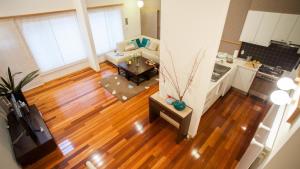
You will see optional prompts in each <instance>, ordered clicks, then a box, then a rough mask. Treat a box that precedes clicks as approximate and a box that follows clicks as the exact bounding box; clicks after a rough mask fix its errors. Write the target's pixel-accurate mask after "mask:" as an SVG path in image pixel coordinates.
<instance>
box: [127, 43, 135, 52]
mask: <svg viewBox="0 0 300 169" xmlns="http://www.w3.org/2000/svg"><path fill="white" fill-rule="evenodd" d="M135 49H136V47H135V45H134V44H133V43H129V44H127V45H126V46H125V51H131V50H135Z"/></svg>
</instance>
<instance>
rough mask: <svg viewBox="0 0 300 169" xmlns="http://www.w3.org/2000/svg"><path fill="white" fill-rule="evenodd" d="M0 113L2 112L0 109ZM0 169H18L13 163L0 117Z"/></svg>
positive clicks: (7, 137)
mask: <svg viewBox="0 0 300 169" xmlns="http://www.w3.org/2000/svg"><path fill="white" fill-rule="evenodd" d="M0 111H1V112H2V111H3V110H2V109H1V107H0ZM0 157H1V158H0V168H3V169H4V168H5V169H20V167H19V166H18V164H17V162H16V161H15V157H14V153H13V150H12V146H11V140H10V136H9V133H8V130H7V128H6V122H5V121H4V119H3V118H2V117H1V116H0Z"/></svg>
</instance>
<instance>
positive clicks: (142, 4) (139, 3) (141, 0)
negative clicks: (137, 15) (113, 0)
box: [137, 0, 144, 8]
mask: <svg viewBox="0 0 300 169" xmlns="http://www.w3.org/2000/svg"><path fill="white" fill-rule="evenodd" d="M137 6H138V7H139V8H142V7H143V6H144V1H143V0H138V1H137Z"/></svg>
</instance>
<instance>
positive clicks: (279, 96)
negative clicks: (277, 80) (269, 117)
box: [271, 90, 291, 105]
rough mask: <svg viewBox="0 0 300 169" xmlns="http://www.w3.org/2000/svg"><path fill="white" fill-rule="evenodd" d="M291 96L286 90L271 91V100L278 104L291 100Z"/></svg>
mask: <svg viewBox="0 0 300 169" xmlns="http://www.w3.org/2000/svg"><path fill="white" fill-rule="evenodd" d="M290 100H291V98H290V96H289V94H288V93H287V92H286V91H283V90H276V91H274V92H272V93H271V101H272V102H273V103H274V104H277V105H285V104H288V103H289V102H290Z"/></svg>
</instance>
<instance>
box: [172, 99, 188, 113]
mask: <svg viewBox="0 0 300 169" xmlns="http://www.w3.org/2000/svg"><path fill="white" fill-rule="evenodd" d="M173 106H174V108H175V109H176V110H178V111H182V110H184V109H185V107H186V104H185V103H184V101H180V100H176V101H175V102H173Z"/></svg>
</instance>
